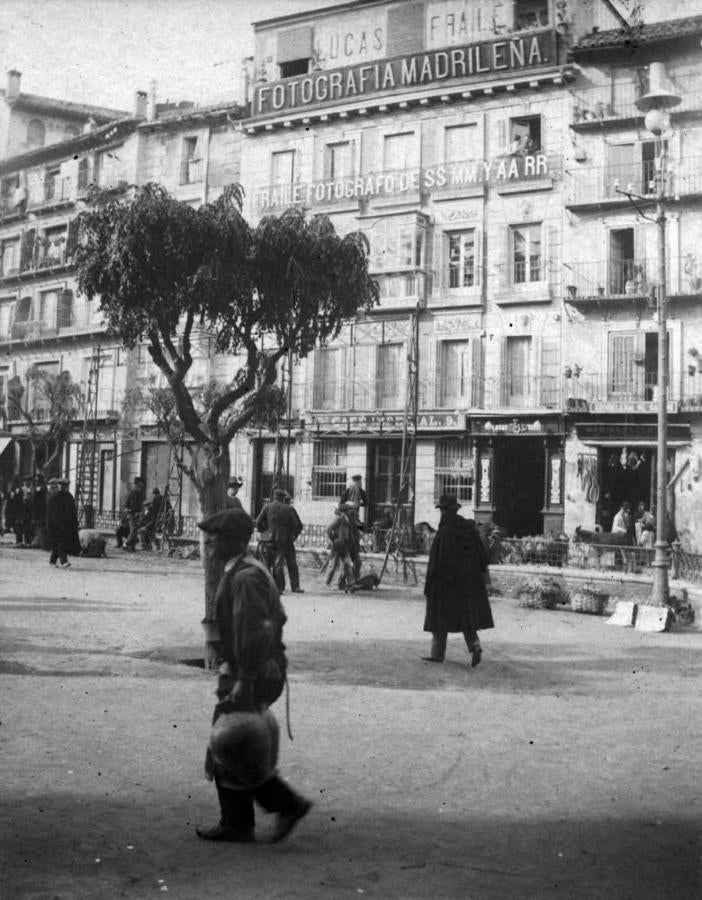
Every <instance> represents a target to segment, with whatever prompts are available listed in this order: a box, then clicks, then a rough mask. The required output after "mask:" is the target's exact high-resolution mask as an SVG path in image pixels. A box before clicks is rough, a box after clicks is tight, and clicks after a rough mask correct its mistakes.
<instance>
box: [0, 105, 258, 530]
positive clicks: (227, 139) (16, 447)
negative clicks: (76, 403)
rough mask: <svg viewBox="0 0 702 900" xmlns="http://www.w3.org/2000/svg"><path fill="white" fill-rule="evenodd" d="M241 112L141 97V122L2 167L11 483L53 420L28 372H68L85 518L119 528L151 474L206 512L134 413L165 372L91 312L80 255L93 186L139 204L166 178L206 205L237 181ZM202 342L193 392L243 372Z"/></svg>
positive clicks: (1, 278)
mask: <svg viewBox="0 0 702 900" xmlns="http://www.w3.org/2000/svg"><path fill="white" fill-rule="evenodd" d="M68 105H69V106H70V104H68ZM240 115H241V111H240V108H239V106H238V105H237V104H236V103H232V104H228V105H226V106H221V107H216V108H208V109H196V108H195V107H194V106H193V104H189V103H182V104H178V105H171V104H158V103H156V98H155V96H154V95H153V93H152V95H151V96H148V97H147V94H146V93H144V92H138V93H137V95H136V104H135V112H134V114H133V115H131V116H128V117H126V118H122V119H119V120H116V121H114V122H110V123H109V124H107V125H103V126H101V127H94V126H93V125H92V124H91V126H90V129H86V131H85V132H84V133H81V134H79V135H77V136H72V137H70V138H67V139H63V140H57V141H56V142H55V143H51V144H48V145H47V146H45V147H40V148H38V149H34V150H31V151H28V152H26V153H20V154H17V155H13V156H10V157H8V158H7V159H4V160H3V161H0V193H1V194H2V204H0V353H1V356H0V479H1V480H2V482H3V483H4V484H5V485H8V484H10V483H11V482H12V481H13V480H15V479H17V478H21V477H25V476H31V475H33V474H34V473H35V470H36V468H37V463H38V460H37V459H36V458H35V453H34V451H33V446H32V442H31V441H30V440H29V431H30V427H29V422H28V419H27V415H26V413H29V416H30V417H31V419H32V421H33V422H34V423H35V424H36V426H37V427H38V428H39V430H43V429H45V428H46V425H47V423H48V410H47V409H46V401H45V400H44V399H43V398H42V397H41V396H39V395H38V393H37V392H36V391H35V390H34V389H33V386H32V381H31V379H30V377H29V376H30V372H31V371H32V370H37V369H40V370H42V371H43V372H46V373H47V374H58V373H59V372H67V373H69V374H70V376H71V380H72V381H73V382H74V383H75V384H77V385H78V386H79V387H80V390H81V395H82V399H81V402H80V408H79V410H78V415H77V417H76V419H75V421H74V422H73V427H72V432H71V434H70V436H69V439H68V441H67V443H66V445H65V446H64V448H63V453H62V456H61V458H60V460H59V461H58V466H59V468H60V471H61V472H62V474H66V475H67V476H68V477H69V478H70V481H71V489H72V490H73V492H74V493H75V494H76V497H77V499H78V501H79V506H80V507H81V511H83V510H86V518H87V520H89V521H92V520H94V521H96V522H97V524H98V525H102V526H105V527H110V526H111V525H112V524H113V522H114V520H115V517H116V515H117V512H118V510H119V509H120V506H121V504H122V502H123V500H124V497H125V495H126V492H127V490H128V488H129V486H130V484H131V482H132V481H133V478H134V477H135V476H136V475H139V474H141V475H144V476H145V477H146V479H147V484H148V485H149V487H152V486H159V487H160V488H161V490H164V489H165V488H166V487H168V488H169V490H170V492H171V493H172V494H173V495H175V496H176V497H177V506H178V512H179V513H181V514H182V515H184V516H189V515H194V514H196V512H197V502H196V498H195V497H194V496H193V495H192V492H191V491H190V489H189V483H188V482H187V480H185V481H183V480H182V479H181V478H180V476H179V475H178V471H177V467H176V466H175V465H174V461H173V459H172V455H171V453H170V451H169V448H168V444H167V442H166V441H165V439H164V437H163V435H161V434H159V433H158V430H157V428H156V427H155V422H154V420H153V419H151V418H149V415H148V414H147V413H146V412H145V410H144V409H143V408H140V407H139V406H135V405H134V404H133V403H131V404H130V403H127V404H125V399H127V392H128V389H129V388H134V387H135V386H138V385H141V386H145V385H148V384H150V383H151V382H152V381H153V380H154V379H155V378H156V370H155V368H154V366H153V364H152V363H151V361H150V359H147V354H146V351H145V348H144V347H141V346H138V347H136V348H135V349H134V350H133V351H129V352H128V351H126V350H125V349H124V348H123V347H122V346H121V345H120V344H119V342H117V341H115V340H114V339H112V338H110V337H109V336H108V335H107V334H106V330H105V325H104V322H103V319H102V315H101V314H100V311H99V301H98V300H93V301H92V302H88V301H87V300H86V299H85V298H84V297H81V296H80V294H79V292H78V291H77V287H76V278H75V273H74V271H73V269H72V266H71V263H70V255H71V247H72V244H73V242H74V241H75V237H76V235H75V230H76V229H75V227H74V222H75V218H76V216H77V215H78V213H79V212H80V210H81V209H82V208H84V200H85V198H86V196H87V193H88V191H89V189H90V187H91V186H92V185H96V186H98V187H99V188H102V189H104V190H108V191H110V192H112V193H113V194H114V195H115V196H116V197H127V196H129V194H130V192H131V191H133V188H134V186H135V185H137V184H144V183H146V182H148V181H158V182H160V183H162V184H163V185H164V186H165V187H166V188H167V189H168V190H169V191H171V192H172V193H173V194H174V195H175V196H176V197H177V198H178V199H180V200H183V201H184V202H188V203H191V204H194V205H200V204H201V203H203V202H206V201H207V200H211V199H214V197H216V196H217V193H218V192H221V190H222V187H223V186H224V185H225V184H228V183H232V182H236V181H239V180H240V171H239V151H238V145H239V143H240V140H241V134H240V131H239V130H238V129H237V128H236V127H235V120H236V118H237V117H238V116H240ZM195 344H196V346H195V348H194V353H195V356H196V364H195V366H194V370H193V372H192V379H193V380H194V381H197V380H205V379H206V378H208V377H209V376H210V374H212V373H213V372H215V373H216V372H217V371H218V370H222V368H223V367H226V366H227V365H229V366H231V365H233V361H231V360H223V359H222V358H217V357H215V356H214V355H213V354H212V352H211V346H210V341H209V338H208V336H207V335H204V334H199V335H198V336H197V339H196V341H195ZM156 380H157V379H156ZM18 387H19V389H20V391H21V401H20V402H19V403H17V402H16V398H17V396H18V394H17V388H18ZM13 398H14V399H13Z"/></svg>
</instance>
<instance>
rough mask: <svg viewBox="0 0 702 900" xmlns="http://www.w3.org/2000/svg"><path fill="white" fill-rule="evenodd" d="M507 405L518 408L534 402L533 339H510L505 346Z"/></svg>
mask: <svg viewBox="0 0 702 900" xmlns="http://www.w3.org/2000/svg"><path fill="white" fill-rule="evenodd" d="M504 362H505V382H504V385H505V397H504V401H505V405H506V406H513V407H517V408H521V407H526V406H531V405H532V403H533V402H534V399H533V391H532V385H531V373H532V339H531V338H530V337H510V338H507V340H506V344H505V359H504Z"/></svg>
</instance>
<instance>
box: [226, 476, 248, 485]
mask: <svg viewBox="0 0 702 900" xmlns="http://www.w3.org/2000/svg"><path fill="white" fill-rule="evenodd" d="M243 483H244V482H243V481H241V479H239V478H237V477H236V476H235V477H234V478H230V479H229V485H228V487H236V488H238V487H241V486H242V484H243Z"/></svg>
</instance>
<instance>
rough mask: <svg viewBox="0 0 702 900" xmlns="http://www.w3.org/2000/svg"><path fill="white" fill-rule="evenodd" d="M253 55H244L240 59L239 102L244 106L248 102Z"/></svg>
mask: <svg viewBox="0 0 702 900" xmlns="http://www.w3.org/2000/svg"><path fill="white" fill-rule="evenodd" d="M253 63H254V58H253V56H245V57H244V59H242V61H241V88H240V96H241V102H242V104H243V105H244V106H246V104H247V103H248V102H249V94H250V92H251V82H252V80H253Z"/></svg>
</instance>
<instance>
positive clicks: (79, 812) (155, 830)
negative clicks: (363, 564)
mask: <svg viewBox="0 0 702 900" xmlns="http://www.w3.org/2000/svg"><path fill="white" fill-rule="evenodd" d="M108 552H109V554H110V555H109V558H108V559H107V560H82V559H76V560H73V566H72V568H71V569H68V570H65V571H56V570H54V569H51V568H50V567H49V565H48V555H47V554H45V553H42V552H41V551H33V550H17V549H15V548H14V547H13V546H12V545H11V544H10V543H8V542H7V538H6V539H5V542H4V543H1V544H0V609H1V610H2V618H1V619H0V681H1V684H2V696H3V710H2V722H1V726H0V742H1V743H0V750H1V753H2V767H3V782H4V798H3V799H4V815H3V817H2V821H1V824H0V847H1V848H2V849H1V850H0V854H1V858H2V874H1V876H0V896H2V897H3V898H8V900H113V898H119V897H125V898H135V900H137V898H146V897H155V896H158V895H160V894H167V895H168V896H170V897H172V898H183V900H199V898H205V897H206V898H212V900H219V898H234V897H236V898H240V900H258V898H261V900H263V898H266V900H269V898H285V900H288V898H300V900H316V898H332V897H338V898H347V897H352V896H365V897H373V898H378V900H389V898H397V900H433V898H456V900H473V898H474V900H493V898H495V900H497V898H515V900H517V898H518V900H522V898H535V900H542V898H545V900H550V898H554V900H555V898H564V900H565V898H568V900H571V898H573V900H575V898H578V900H579V898H593V900H594V898H602V900H604V898H607V900H617V898H631V900H639V898H644V897H645V898H647V900H664V898H665V900H668V898H669V900H686V898H696V897H699V896H700V895H702V881H701V873H702V840H701V835H700V821H702V798H701V795H700V790H699V761H700V759H702V736H701V733H700V729H699V721H700V714H701V713H702V699H701V698H700V690H699V685H700V671H701V668H702V664H701V661H700V660H701V657H700V645H701V642H702V634H701V633H700V632H699V631H697V630H694V629H675V630H674V631H673V632H672V633H670V634H643V633H640V632H636V631H633V630H631V629H624V628H616V627H612V626H608V625H607V624H606V621H605V620H604V619H603V618H599V617H593V616H586V615H580V614H577V613H573V612H571V611H570V610H569V609H566V608H559V609H557V610H554V611H544V610H525V609H520V608H519V607H518V606H517V604H516V602H515V601H514V600H512V599H510V598H507V597H496V598H494V600H493V611H494V615H495V621H496V626H497V627H496V628H495V630H494V631H491V632H486V633H484V635H483V644H484V648H485V654H484V658H483V662H482V664H481V665H480V666H479V667H477V668H476V669H473V670H471V669H470V668H469V666H468V664H467V663H468V660H467V654H466V651H465V648H464V646H463V645H462V640H461V639H460V638H459V636H453V637H452V638H451V639H450V641H449V651H448V659H447V661H446V663H445V664H444V665H443V666H436V665H432V664H430V663H425V662H423V661H422V660H421V658H420V657H421V656H422V655H423V654H426V652H427V649H428V641H427V636H426V635H424V634H423V632H422V624H423V615H424V604H423V599H422V595H421V589H420V588H411V589H408V588H402V587H398V586H395V585H392V586H387V587H386V586H385V585H381V588H380V590H378V591H376V592H373V593H368V594H356V595H344V594H341V593H339V592H336V591H333V590H331V589H329V588H326V587H325V586H324V584H323V582H322V581H321V579H320V578H319V576H317V575H316V573H315V572H313V571H311V570H303V573H302V574H303V586H304V587H305V588H306V593H305V594H301V595H288V594H286V595H285V597H284V602H285V605H286V609H287V612H288V616H289V623H288V626H287V628H286V635H285V637H286V643H287V645H288V652H289V658H290V725H291V729H292V733H293V736H294V740H293V741H290V740H289V739H288V738H287V736H285V702H284V700H281V701H279V702H278V703H277V704H276V706H275V707H274V709H275V711H276V714H277V717H278V719H279V722H280V723H281V731H282V733H283V735H284V737H283V739H282V747H281V771H282V773H283V775H284V776H285V777H287V778H289V779H290V781H291V782H292V783H293V784H294V785H295V786H296V787H298V788H299V789H300V790H301V791H302V792H304V793H305V794H306V795H307V796H308V797H310V798H311V799H313V800H314V801H315V806H314V808H313V810H312V812H311V813H310V814H309V816H308V817H307V818H306V819H305V820H304V821H303V822H302V823H301V824H300V825H299V827H298V829H297V830H296V831H295V832H294V833H293V834H292V835H291V836H290V838H289V840H288V841H287V842H286V843H284V844H281V845H275V846H273V845H267V844H265V843H264V842H263V839H265V837H266V834H267V833H270V829H271V823H270V822H269V821H268V820H267V819H266V817H265V816H263V815H261V817H260V819H259V825H260V836H261V838H262V841H261V843H260V845H259V844H256V845H211V844H207V843H203V842H202V841H199V840H198V839H197V838H196V837H195V833H194V828H195V825H196V824H213V823H214V822H215V821H216V819H217V805H216V799H215V793H214V790H213V788H212V786H211V785H210V784H209V783H208V782H207V781H205V779H204V778H203V774H202V762H203V757H204V747H205V743H206V738H207V733H208V728H209V721H210V716H211V709H212V698H213V688H214V678H213V676H212V674H211V673H208V672H206V671H204V670H203V669H200V668H196V667H193V666H192V665H187V664H185V663H184V662H183V661H184V660H189V661H192V660H193V659H197V658H199V657H201V656H202V633H201V626H200V620H201V619H202V615H203V597H202V593H203V587H202V585H203V577H202V569H201V567H200V564H199V563H198V562H195V561H185V560H171V559H167V558H162V557H159V556H157V555H156V554H153V555H142V554H135V555H133V556H128V555H126V554H120V552H119V551H117V550H114V549H109V550H108Z"/></svg>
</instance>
